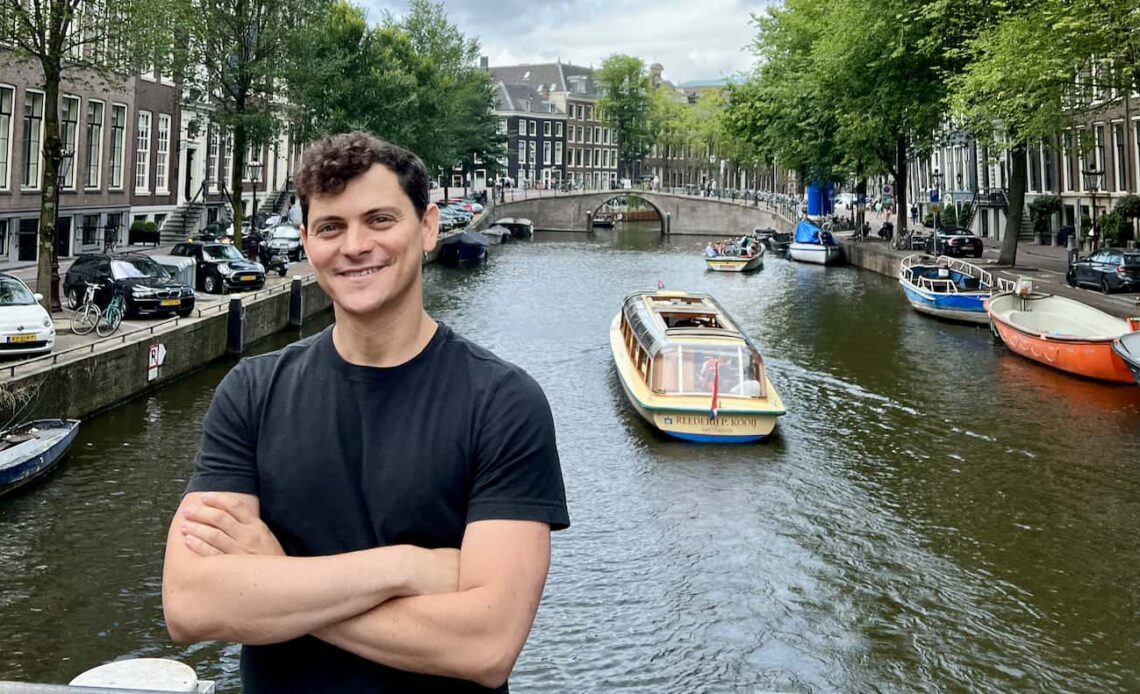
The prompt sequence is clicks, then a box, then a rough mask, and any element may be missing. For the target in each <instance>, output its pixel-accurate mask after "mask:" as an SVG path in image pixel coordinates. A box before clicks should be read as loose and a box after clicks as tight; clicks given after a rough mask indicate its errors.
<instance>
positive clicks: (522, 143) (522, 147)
mask: <svg viewBox="0 0 1140 694" xmlns="http://www.w3.org/2000/svg"><path fill="white" fill-rule="evenodd" d="M525 164H526V140H519V167H522V166H523V165H525Z"/></svg>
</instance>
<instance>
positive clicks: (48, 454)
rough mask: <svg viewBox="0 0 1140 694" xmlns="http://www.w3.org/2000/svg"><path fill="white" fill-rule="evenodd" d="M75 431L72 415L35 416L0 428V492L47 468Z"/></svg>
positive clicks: (63, 451) (60, 455)
mask: <svg viewBox="0 0 1140 694" xmlns="http://www.w3.org/2000/svg"><path fill="white" fill-rule="evenodd" d="M78 433H79V422H78V421H76V420H73V419H37V420H35V421H32V422H27V423H25V424H21V425H20V426H17V427H13V428H11V429H8V430H7V431H3V432H0V494H4V493H5V492H10V491H12V490H13V489H16V488H17V487H21V486H23V485H25V484H27V483H28V482H31V481H33V480H35V479H36V478H38V477H40V476H42V475H45V474H47V473H48V472H50V471H51V470H52V468H54V467H55V466H56V465H57V464H58V463H59V462H60V461H61V460H63V457H64V455H65V454H66V453H67V449H68V448H70V447H71V444H72V442H73V441H75V437H76V435H77V434H78Z"/></svg>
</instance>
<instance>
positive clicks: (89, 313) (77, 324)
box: [71, 304, 102, 335]
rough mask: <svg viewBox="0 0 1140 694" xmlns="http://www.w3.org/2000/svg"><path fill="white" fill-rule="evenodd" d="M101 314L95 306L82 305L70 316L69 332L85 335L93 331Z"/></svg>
mask: <svg viewBox="0 0 1140 694" xmlns="http://www.w3.org/2000/svg"><path fill="white" fill-rule="evenodd" d="M101 315H102V313H101V312H100V311H99V307H98V306H96V305H95V304H84V305H83V306H81V307H79V310H78V311H76V312H75V313H74V314H72V316H71V332H73V333H75V334H76V335H86V334H87V333H89V332H91V331H92V330H94V329H95V326H96V325H97V324H98V323H99V318H100V317H101Z"/></svg>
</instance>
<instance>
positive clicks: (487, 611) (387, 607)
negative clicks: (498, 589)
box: [313, 587, 538, 687]
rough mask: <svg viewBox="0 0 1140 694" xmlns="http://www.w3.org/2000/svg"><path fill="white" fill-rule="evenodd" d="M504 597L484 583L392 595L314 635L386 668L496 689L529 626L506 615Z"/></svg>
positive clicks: (528, 608)
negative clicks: (431, 592)
mask: <svg viewBox="0 0 1140 694" xmlns="http://www.w3.org/2000/svg"><path fill="white" fill-rule="evenodd" d="M515 599H517V597H516V598H515ZM503 600H504V597H503V596H501V595H496V594H495V592H494V591H493V590H492V589H490V588H483V587H480V588H471V589H469V590H466V591H463V592H458V593H443V594H438V595H420V596H414V597H407V598H397V599H395V600H390V601H388V602H386V603H384V604H382V605H380V606H379V607H376V608H374V609H372V610H369V611H368V612H365V613H364V614H361V615H358V616H355V617H352V618H350V619H347V620H345V621H342V622H340V623H337V624H333V625H330V626H327V627H325V628H323V629H319V630H316V631H314V632H313V636H316V637H317V638H319V639H321V640H322V641H325V642H327V643H330V644H332V645H334V646H336V647H338V648H341V649H343V650H346V651H349V652H351V653H355V654H356V655H358V656H360V657H362V658H366V659H368V660H371V661H373V662H377V663H381V664H383V665H387V666H389V667H394V668H397V669H400V670H407V671H410V672H419V673H424V674H430V675H441V676H444V677H455V678H458V679H465V680H471V681H474V682H478V683H479V684H482V685H483V686H485V687H497V686H499V685H501V684H502V683H503V682H505V681H506V679H507V676H508V675H509V674H510V671H511V668H512V667H514V662H515V659H516V658H517V657H518V654H519V651H521V650H522V646H523V644H524V643H525V642H526V638H527V635H528V634H529V633H530V627H531V622H530V620H525V623H523V622H520V621H519V620H518V619H514V620H511V619H505V618H504V617H503V614H504V611H503V610H502V609H501V607H500V604H501V603H502V601H503ZM497 603H499V604H497ZM537 609H538V605H537V602H536V603H535V604H534V605H529V606H524V607H523V608H522V609H521V610H519V611H517V612H516V613H518V612H521V613H526V614H528V615H531V618H533V615H534V613H535V611H536V610H537Z"/></svg>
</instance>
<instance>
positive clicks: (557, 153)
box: [554, 140, 562, 166]
mask: <svg viewBox="0 0 1140 694" xmlns="http://www.w3.org/2000/svg"><path fill="white" fill-rule="evenodd" d="M554 165H555V166H562V142H560V141H557V140H556V141H555V142H554Z"/></svg>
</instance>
